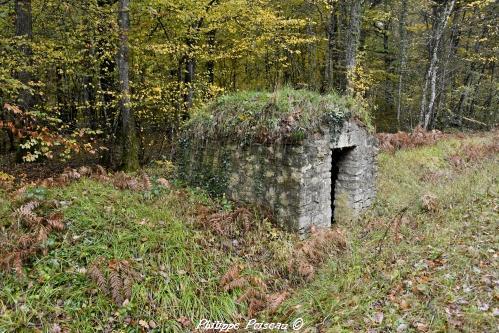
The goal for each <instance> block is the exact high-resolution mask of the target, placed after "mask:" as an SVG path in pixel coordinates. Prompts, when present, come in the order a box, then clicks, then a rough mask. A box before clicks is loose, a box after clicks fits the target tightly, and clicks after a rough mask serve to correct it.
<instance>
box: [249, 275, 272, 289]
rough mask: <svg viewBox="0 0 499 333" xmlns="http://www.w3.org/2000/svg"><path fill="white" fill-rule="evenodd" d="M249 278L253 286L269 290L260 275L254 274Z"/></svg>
mask: <svg viewBox="0 0 499 333" xmlns="http://www.w3.org/2000/svg"><path fill="white" fill-rule="evenodd" d="M248 279H249V282H250V284H251V285H252V286H254V287H257V288H259V289H260V290H262V291H267V289H268V288H267V284H266V283H265V282H264V281H263V280H262V279H261V278H259V277H258V276H254V275H252V276H250V277H249V278H248Z"/></svg>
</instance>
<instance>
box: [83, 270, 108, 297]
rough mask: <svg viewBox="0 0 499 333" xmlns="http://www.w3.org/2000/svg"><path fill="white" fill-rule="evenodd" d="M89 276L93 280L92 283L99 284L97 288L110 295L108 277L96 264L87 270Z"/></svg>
mask: <svg viewBox="0 0 499 333" xmlns="http://www.w3.org/2000/svg"><path fill="white" fill-rule="evenodd" d="M87 274H88V276H89V277H90V278H91V279H92V281H94V282H95V284H97V287H99V289H100V290H101V291H102V292H103V293H104V294H106V295H107V294H108V293H109V288H108V285H107V280H106V277H105V276H104V273H102V271H101V270H100V269H99V267H98V266H97V265H96V264H92V265H90V267H89V268H88V270H87Z"/></svg>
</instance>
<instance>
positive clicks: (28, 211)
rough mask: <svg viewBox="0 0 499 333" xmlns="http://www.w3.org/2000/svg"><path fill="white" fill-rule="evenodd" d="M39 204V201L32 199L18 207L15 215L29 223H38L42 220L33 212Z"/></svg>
mask: <svg viewBox="0 0 499 333" xmlns="http://www.w3.org/2000/svg"><path fill="white" fill-rule="evenodd" d="M39 205H40V202H38V201H30V202H28V203H26V204H24V205H22V206H21V207H19V208H18V209H16V210H15V212H14V215H15V216H16V217H17V218H19V219H20V220H22V221H23V222H25V223H27V224H28V225H36V224H38V223H40V222H41V220H42V219H41V218H40V217H38V216H37V215H36V214H35V213H34V212H33V211H34V210H35V209H36V208H37V207H38V206H39Z"/></svg>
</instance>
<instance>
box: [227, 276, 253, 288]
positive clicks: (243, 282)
mask: <svg viewBox="0 0 499 333" xmlns="http://www.w3.org/2000/svg"><path fill="white" fill-rule="evenodd" d="M248 285H249V282H248V279H246V278H245V277H240V278H237V279H235V280H233V281H231V282H229V283H227V284H226V285H225V286H224V290H225V291H231V290H234V289H237V288H239V289H242V288H244V287H246V286H248Z"/></svg>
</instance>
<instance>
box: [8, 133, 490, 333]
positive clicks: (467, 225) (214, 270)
mask: <svg viewBox="0 0 499 333" xmlns="http://www.w3.org/2000/svg"><path fill="white" fill-rule="evenodd" d="M497 162H498V161H497V136H496V134H494V133H489V134H487V135H475V136H471V137H466V138H459V137H452V138H446V139H443V140H439V141H437V142H436V143H435V144H434V145H431V146H425V147H422V148H414V149H408V150H407V149H402V150H398V151H394V152H392V153H383V154H381V155H380V156H379V164H380V176H379V186H378V193H379V197H378V200H377V203H376V205H375V207H373V209H371V210H370V211H369V212H368V213H367V214H366V215H365V217H364V218H363V219H362V220H360V221H357V222H354V221H352V220H350V219H348V218H345V219H341V220H339V221H338V224H339V225H338V226H337V227H335V228H333V229H331V230H312V234H311V237H310V238H308V239H305V240H301V239H300V238H299V237H298V236H297V235H294V234H290V233H287V232H285V231H283V230H281V229H279V228H277V227H275V226H273V225H272V223H271V221H270V220H269V219H268V218H267V214H266V213H265V211H262V210H261V209H259V208H258V207H236V206H234V205H233V204H231V203H229V202H227V201H226V200H223V199H212V198H210V197H208V196H207V195H206V193H205V192H203V191H201V190H198V189H193V188H179V187H176V186H174V185H172V184H174V183H175V181H174V180H170V181H169V180H167V179H165V178H161V172H159V171H158V170H157V169H155V170H146V172H147V174H149V175H154V176H148V175H147V174H146V173H144V172H142V173H139V174H135V175H126V174H123V173H118V174H114V175H112V174H108V173H107V172H106V171H105V170H103V169H102V168H98V167H97V168H93V169H89V168H80V169H78V170H67V171H66V172H65V173H64V174H62V175H60V176H58V177H54V178H51V179H46V180H43V181H40V182H37V183H35V184H32V185H29V186H26V187H22V188H21V189H18V190H16V191H14V190H13V189H9V190H0V202H1V205H0V217H1V220H0V221H1V223H0V228H1V232H2V235H3V236H7V238H8V239H10V244H11V245H12V246H9V247H4V248H2V249H1V251H3V252H2V259H4V258H7V257H8V256H7V255H8V254H9V253H14V252H15V251H17V250H16V247H15V246H14V245H15V244H20V245H22V244H21V242H16V241H15V240H16V239H18V238H16V237H18V236H22V234H23V233H30V232H33V230H32V229H30V225H29V224H26V223H25V221H24V220H25V219H28V220H32V219H33V218H34V220H33V221H35V222H37V223H34V224H33V226H34V227H35V230H36V228H40V226H46V225H47V224H50V222H49V221H51V220H53V218H54V217H57V218H58V221H60V222H61V221H62V222H63V223H64V225H63V227H64V229H63V230H56V231H57V232H54V233H52V234H50V235H49V236H48V237H47V238H46V239H45V238H43V237H42V238H41V239H40V240H39V242H38V243H36V244H37V246H38V245H40V249H41V251H38V250H37V251H34V252H33V253H30V255H29V256H27V257H26V258H24V259H25V260H23V261H22V263H21V264H19V263H17V264H16V265H4V266H3V269H2V270H0V332H3V331H6V332H30V331H44V332H51V331H52V332H94V331H127V332H128V331H131V332H136V331H164V332H186V331H192V330H193V329H194V328H195V325H196V324H197V322H199V320H201V319H203V318H205V319H209V320H212V321H215V320H220V321H224V322H241V321H245V320H247V319H248V318H252V317H257V318H260V319H263V320H268V321H280V322H291V320H293V319H294V318H298V317H301V318H303V319H304V322H305V327H306V328H309V329H312V328H313V329H316V330H318V331H319V332H323V331H332V332H335V331H371V332H375V331H399V332H404V331H408V332H409V331H421V332H435V331H453V330H457V331H473V332H474V331H493V330H494V325H493V323H494V319H495V317H494V316H497V313H498V312H499V309H498V308H499V306H498V304H497V285H496V281H497V280H499V279H498V277H497V271H498V270H497V268H498V267H497V260H496V259H494V258H496V257H497V247H496V245H494V244H497V243H498V239H497V234H496V230H497V220H498V219H497V215H498V214H497V213H498V212H497V207H498V204H499V203H498V197H497V193H498V186H497V185H498V184H497V176H498V169H497ZM33 202H38V203H40V205H39V206H38V207H34V206H30V205H33V204H32V203H33ZM30 203H31V204H30ZM30 214H33V216H32V215H30ZM54 214H57V215H54ZM345 216H346V215H345ZM61 219H62V220H61ZM23 221H24V222H23ZM59 229H62V228H59ZM37 248H38V247H37ZM16 271H17V272H16Z"/></svg>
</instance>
